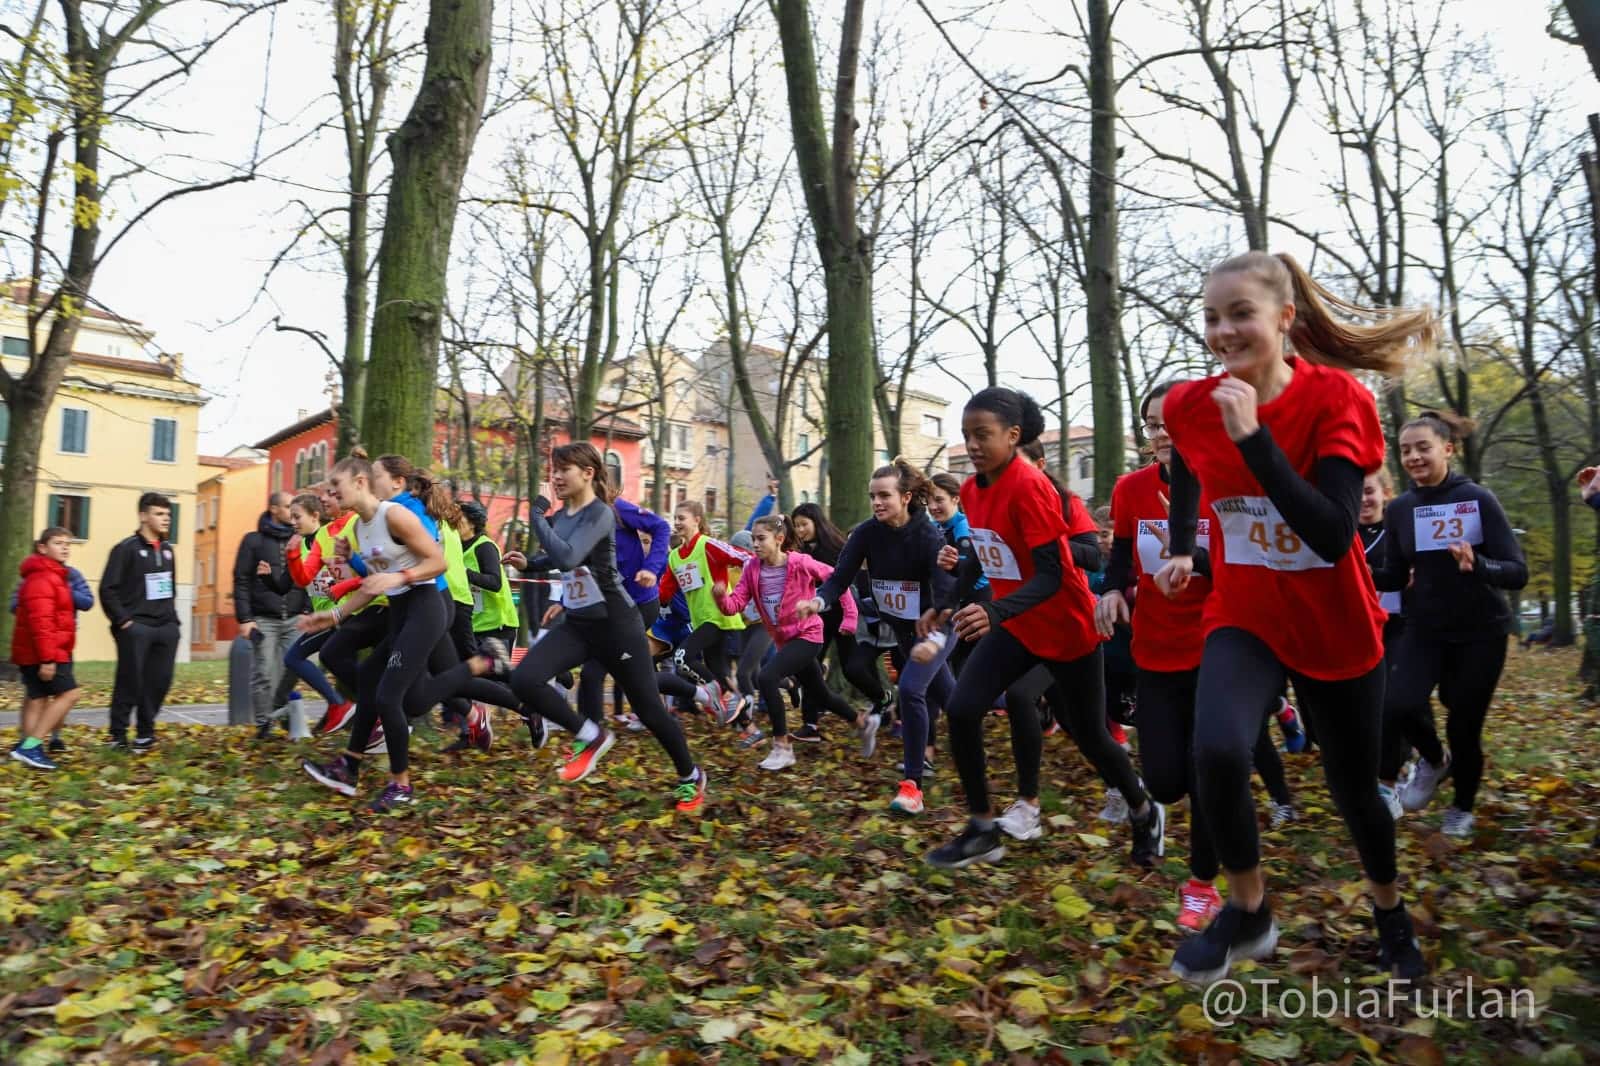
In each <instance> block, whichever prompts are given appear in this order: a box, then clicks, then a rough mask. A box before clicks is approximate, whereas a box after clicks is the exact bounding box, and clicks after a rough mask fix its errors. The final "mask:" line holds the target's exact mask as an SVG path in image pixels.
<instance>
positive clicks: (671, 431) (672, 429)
mask: <svg viewBox="0 0 1600 1066" xmlns="http://www.w3.org/2000/svg"><path fill="white" fill-rule="evenodd" d="M667 442H668V444H669V445H670V446H671V447H672V448H675V449H676V450H678V451H680V452H686V451H688V450H689V427H688V426H685V425H682V424H680V423H677V422H674V423H672V425H670V426H668V427H667Z"/></svg>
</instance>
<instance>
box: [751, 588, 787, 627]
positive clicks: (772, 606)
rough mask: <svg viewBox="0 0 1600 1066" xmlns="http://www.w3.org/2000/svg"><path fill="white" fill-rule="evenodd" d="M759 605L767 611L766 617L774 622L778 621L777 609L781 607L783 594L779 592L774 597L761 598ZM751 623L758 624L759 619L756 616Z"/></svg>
mask: <svg viewBox="0 0 1600 1066" xmlns="http://www.w3.org/2000/svg"><path fill="white" fill-rule="evenodd" d="M761 603H762V605H763V606H765V607H766V609H767V617H768V618H770V619H772V620H773V621H774V622H776V621H777V620H778V608H779V607H781V606H783V593H781V592H780V593H778V594H777V595H776V596H763V597H762V598H761ZM752 621H755V622H759V621H761V618H760V616H759V615H758V616H756V617H755V618H754V619H752Z"/></svg>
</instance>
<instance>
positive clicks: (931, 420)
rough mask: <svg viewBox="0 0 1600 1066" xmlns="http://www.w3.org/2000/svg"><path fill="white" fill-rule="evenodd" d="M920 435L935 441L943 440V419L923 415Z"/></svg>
mask: <svg viewBox="0 0 1600 1066" xmlns="http://www.w3.org/2000/svg"><path fill="white" fill-rule="evenodd" d="M922 435H923V436H924V437H932V438H934V439H935V440H944V419H942V418H940V417H939V416H938V415H923V416H922Z"/></svg>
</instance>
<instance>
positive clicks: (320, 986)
mask: <svg viewBox="0 0 1600 1066" xmlns="http://www.w3.org/2000/svg"><path fill="white" fill-rule="evenodd" d="M343 993H344V986H343V985H341V984H339V982H337V981H330V980H328V979H327V978H326V977H324V978H322V979H320V980H317V981H312V982H311V983H310V984H309V985H306V994H307V995H309V996H310V997H311V998H312V999H327V998H328V997H329V996H337V995H342V994H343Z"/></svg>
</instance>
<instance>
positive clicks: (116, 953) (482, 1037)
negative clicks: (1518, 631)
mask: <svg viewBox="0 0 1600 1066" xmlns="http://www.w3.org/2000/svg"><path fill="white" fill-rule="evenodd" d="M1574 666H1575V661H1574V659H1573V657H1572V656H1571V655H1570V654H1558V655H1548V654H1539V655H1534V656H1524V655H1520V654H1519V655H1516V656H1514V657H1513V660H1512V666H1511V668H1510V672H1509V675H1508V678H1507V681H1506V684H1505V686H1504V690H1503V699H1502V701H1501V703H1500V704H1499V705H1498V706H1497V708H1496V710H1495V711H1494V712H1493V716H1492V718H1491V728H1490V748H1491V754H1490V768H1489V772H1488V779H1487V781H1486V783H1485V788H1484V794H1483V797H1482V801H1481V804H1480V808H1479V831H1478V835H1477V838H1476V840H1475V841H1473V843H1472V844H1471V846H1470V847H1465V848H1462V847H1458V846H1456V845H1454V844H1451V843H1448V842H1446V841H1445V839H1444V838H1443V837H1441V836H1439V835H1438V834H1437V832H1436V830H1437V826H1438V813H1437V811H1435V812H1432V813H1430V814H1427V815H1423V816H1420V817H1419V816H1412V817H1409V818H1408V819H1407V820H1406V821H1404V822H1403V823H1402V825H1401V829H1400V837H1401V841H1402V843H1403V857H1402V860H1401V864H1402V870H1403V874H1404V877H1405V880H1406V884H1407V886H1408V894H1409V895H1410V896H1411V897H1412V899H1413V900H1414V901H1415V903H1414V908H1413V913H1414V914H1415V915H1416V916H1417V918H1418V920H1419V925H1420V927H1421V934H1422V940H1423V946H1424V950H1425V951H1426V953H1427V955H1428V957H1429V959H1430V961H1431V962H1432V963H1433V965H1434V969H1435V971H1436V977H1435V978H1434V981H1435V985H1436V986H1437V987H1438V988H1440V989H1442V990H1445V991H1448V990H1450V989H1456V990H1461V989H1464V988H1465V987H1466V984H1467V982H1468V979H1469V978H1470V979H1471V980H1472V981H1473V982H1474V983H1475V986H1476V988H1477V989H1478V992H1479V996H1480V1002H1481V998H1482V996H1483V994H1484V993H1483V990H1484V989H1486V988H1491V987H1492V988H1496V989H1507V990H1509V989H1513V988H1525V989H1528V990H1529V991H1530V992H1531V993H1532V994H1534V995H1535V996H1536V997H1537V1000H1538V1004H1539V1007H1540V1010H1541V1013H1540V1015H1539V1016H1538V1018H1537V1019H1536V1020H1533V1021H1531V1022H1530V1021H1523V1022H1514V1021H1510V1020H1504V1019H1502V1020H1489V1021H1469V1020H1467V1019H1466V1018H1464V1017H1458V1018H1455V1019H1451V1018H1432V1019H1430V1018H1421V1019H1419V1018H1414V1017H1412V1016H1411V1015H1409V1014H1408V1013H1402V1014H1401V1015H1400V1016H1399V1017H1394V1018H1366V1019H1362V1018H1348V1019H1333V1020H1311V1019H1309V1018H1301V1019H1299V1020H1297V1021H1289V1020H1285V1019H1283V1018H1281V1017H1271V1018H1267V1017H1263V1016H1262V1015H1261V1014H1260V1013H1259V1012H1258V1011H1254V1010H1251V1011H1247V1012H1246V1013H1245V1014H1244V1015H1243V1016H1242V1017H1240V1018H1239V1019H1238V1022H1237V1024H1235V1025H1233V1026H1232V1027H1231V1028H1230V1027H1225V1028H1213V1027H1212V1026H1211V1025H1210V1024H1209V1023H1208V1022H1207V1020H1206V1017H1205V1012H1204V1011H1203V1010H1202V1009H1201V1005H1200V998H1199V995H1198V994H1197V993H1196V992H1195V991H1194V990H1192V989H1190V988H1187V987H1185V986H1183V985H1181V984H1179V983H1178V982H1177V981H1176V980H1175V979H1173V978H1172V977H1171V976H1170V975H1169V974H1168V971H1167V962H1168V960H1169V959H1170V956H1171V951H1172V948H1173V945H1174V943H1175V942H1176V940H1177V934H1176V933H1175V931H1174V925H1173V923H1174V921H1175V918H1176V906H1175V890H1176V887H1177V885H1178V884H1179V882H1180V879H1181V878H1183V877H1184V876H1186V868H1185V865H1184V863H1183V858H1182V856H1183V846H1182V841H1183V840H1184V839H1185V827H1186V825H1187V812H1186V810H1185V809H1182V808H1180V809H1179V810H1177V811H1175V812H1174V818H1173V825H1172V827H1171V829H1170V830H1169V841H1171V842H1172V846H1171V847H1169V851H1168V855H1167V858H1166V860H1165V862H1164V863H1163V864H1162V865H1161V866H1160V867H1158V868H1157V869H1156V870H1154V871H1151V872H1147V873H1138V874H1136V873H1134V872H1133V871H1132V870H1130V868H1129V867H1128V865H1127V863H1126V860H1125V848H1126V843H1127V836H1126V829H1125V827H1121V826H1118V827H1107V826H1105V825H1103V824H1101V823H1098V822H1096V821H1095V820H1094V816H1095V813H1096V812H1097V811H1098V809H1099V807H1100V799H1101V796H1100V791H1099V789H1098V787H1095V786H1093V785H1092V784H1091V782H1090V780H1089V776H1088V774H1087V773H1086V771H1085V769H1084V766H1083V763H1082V762H1081V760H1080V758H1079V757H1078V756H1077V754H1076V752H1075V751H1074V749H1073V748H1072V746H1071V745H1070V743H1069V742H1067V741H1065V740H1064V739H1063V738H1055V739H1053V740H1051V741H1048V742H1047V748H1046V775H1047V776H1046V799H1045V803H1046V816H1047V833H1046V835H1045V837H1044V838H1043V839H1041V840H1039V841H1036V842H1033V843H1031V844H1027V845H1020V846H1017V847H1015V848H1014V849H1013V850H1012V852H1011V854H1010V855H1009V856H1008V857H1007V859H1006V861H1005V863H1004V864H1003V865H1000V866H997V867H979V868H976V869H973V870H968V871H961V872H957V873H954V874H941V873H936V872H934V871H932V870H931V869H929V868H928V867H926V866H924V865H923V863H922V861H921V854H922V852H923V850H924V849H926V848H927V847H929V846H931V845H932V844H934V843H937V842H940V841H941V840H942V839H943V837H944V836H945V834H946V833H947V832H949V831H950V830H951V829H952V828H953V827H955V826H956V824H957V819H958V802H957V800H958V797H957V796H956V794H955V789H954V785H953V779H952V775H951V774H950V771H949V762H948V760H947V759H945V758H942V757H941V760H940V763H939V770H940V776H939V777H937V778H935V779H934V781H933V783H932V784H931V786H930V788H929V793H928V798H929V802H930V813H929V814H928V815H926V816H924V817H923V818H921V819H919V820H916V821H904V820H897V819H895V818H892V817H891V816H890V815H889V814H888V813H887V812H886V809H885V808H886V803H887V801H888V799H889V797H890V794H891V790H892V786H893V782H894V778H895V774H894V771H893V765H894V762H895V760H896V758H897V752H896V751H895V750H894V745H893V744H892V743H891V744H889V745H886V747H885V750H882V751H880V753H879V754H878V756H877V757H876V758H875V759H874V760H872V762H871V763H870V764H869V763H863V762H862V761H861V760H859V759H857V758H856V757H855V753H854V750H853V745H852V744H850V743H848V742H847V738H846V737H845V736H844V735H843V734H842V733H839V734H837V735H836V736H834V737H832V738H831V740H832V743H830V744H829V745H825V746H824V747H823V748H822V749H821V750H815V749H810V750H803V751H802V752H801V753H800V755H801V760H800V764H799V766H798V767H796V769H795V770H794V771H791V772H788V773H785V774H782V775H778V776H772V775H764V774H762V773H761V772H760V771H759V770H757V769H755V766H754V763H755V761H756V758H754V757H752V756H751V754H750V753H746V752H740V751H738V750H737V749H736V748H735V747H734V745H733V743H732V738H731V736H729V735H728V734H724V733H714V732H713V730H712V729H711V727H709V726H708V725H707V724H706V723H704V722H703V721H697V722H694V723H691V724H690V726H689V728H690V731H691V739H692V741H693V742H694V743H695V745H696V748H697V750H698V752H699V754H700V756H701V758H702V759H703V761H704V762H705V763H706V765H708V766H709V767H710V769H711V772H712V793H711V797H712V802H711V804H710V806H709V807H708V808H707V809H706V811H705V812H704V813H703V814H702V815H699V816H690V817H684V816H678V815H676V814H674V813H673V812H672V811H671V808H670V805H669V804H668V802H667V798H666V795H665V792H664V789H663V784H664V783H665V782H664V779H663V772H664V771H665V770H666V769H667V768H666V766H665V764H664V760H663V758H662V756H661V754H660V752H659V749H657V748H656V747H655V745H654V744H653V743H651V742H650V741H649V740H648V739H646V738H643V737H640V736H637V735H627V736H625V737H624V738H623V739H622V741H621V742H620V743H619V745H618V747H617V749H616V750H615V751H614V752H613V753H612V754H611V755H610V756H609V757H608V760H607V762H606V763H605V764H603V771H602V772H601V773H599V774H597V775H596V776H595V777H594V778H593V779H591V780H590V781H589V782H586V783H585V784H583V785H580V786H577V787H564V786H561V785H560V784H559V783H558V782H557V781H556V780H555V778H554V767H555V759H556V752H555V750H554V746H552V748H551V749H547V750H546V751H545V752H542V753H539V754H538V755H533V754H530V752H529V750H528V748H527V746H526V744H525V743H524V742H523V741H522V736H518V737H517V738H516V742H515V743H508V742H505V738H504V736H502V741H501V742H500V743H499V744H498V745H497V747H496V748H495V750H494V751H493V752H492V753H490V754H489V755H478V754H474V755H472V756H469V757H466V758H456V757H450V756H443V755H438V754H434V753H433V752H432V750H431V749H432V746H433V745H434V742H435V738H433V737H432V736H429V735H427V734H423V735H421V736H419V743H418V745H417V747H418V748H419V749H420V751H419V755H418V757H417V759H416V760H415V763H416V765H415V769H416V775H417V784H418V788H417V798H418V803H417V805H416V807H415V808H414V809H413V810H411V811H408V812H405V813H403V814H400V815H397V816H390V817H373V816H369V815H367V814H366V813H364V808H362V807H360V806H358V805H357V804H355V803H352V802H350V801H348V800H345V799H342V798H340V797H338V796H335V795H333V794H331V793H328V792H325V791H323V790H321V789H320V788H318V787H317V786H315V785H313V784H312V783H311V782H310V781H309V780H307V779H305V778H304V777H302V776H301V775H300V774H299V772H298V771H297V770H296V768H295V760H296V755H297V752H296V751H294V750H293V749H291V748H290V747H289V746H288V745H287V743H286V742H284V741H276V740H275V741H274V742H273V743H272V744H271V745H270V746H259V745H257V744H255V743H253V742H252V741H251V740H249V739H247V738H248V736H249V732H248V731H247V730H223V729H219V728H207V727H199V726H195V727H186V728H178V727H167V728H166V729H165V732H164V733H163V746H162V748H161V749H160V751H159V753H158V754H156V755H152V756H150V757H147V758H143V759H134V758H132V757H129V756H116V755H111V754H106V753H102V752H101V751H99V750H97V749H96V748H95V747H94V746H93V741H94V740H95V739H96V738H94V737H93V735H92V733H91V731H90V730H88V729H85V728H73V729H69V731H68V738H69V740H70V741H71V743H72V746H73V751H72V752H70V753H69V754H68V755H67V756H65V757H64V759H63V762H64V767H65V768H64V769H63V771H62V772H60V773H58V774H55V775H53V776H38V775H32V774H30V773H29V772H27V771H25V770H24V769H23V768H22V767H20V766H16V765H15V764H11V763H7V764H6V765H5V767H0V866H3V870H4V879H3V882H0V936H3V937H4V940H5V957H4V960H3V962H0V1060H3V1061H6V1062H16V1063H44V1062H73V1063H83V1062H134V1061H142V1062H189V1063H222V1062H226V1063H250V1064H256V1063H277V1062H314V1063H334V1062H456V1063H459V1062H501V1061H507V1060H521V1061H531V1062H541V1063H546V1062H548V1063H558V1062H567V1061H571V1062H579V1061H596V1060H600V1061H605V1060H609V1061H615V1062H635V1061H641V1062H651V1061H656V1062H663V1061H665V1062H702V1061H704V1062H722V1063H742V1062H755V1061H760V1060H784V1061H791V1062H800V1061H806V1060H810V1059H827V1058H833V1059H834V1060H835V1061H847V1062H848V1061H854V1062H866V1061H872V1062H878V1063H901V1062H950V1061H956V1060H964V1061H965V1062H967V1063H976V1062H983V1061H989V1060H1000V1061H1004V1060H1011V1061H1018V1062H1029V1061H1035V1062H1083V1061H1129V1062H1152V1063H1154V1062H1200V1061H1205V1062H1216V1063H1226V1062H1228V1061H1230V1060H1239V1061H1269V1060H1276V1061H1283V1062H1294V1063H1300V1062H1314V1061H1326V1062H1332V1061H1341V1062H1346V1063H1350V1062H1362V1061H1383V1062H1390V1061H1401V1062H1412V1063H1444V1062H1450V1063H1457V1062H1495V1063H1501V1062H1516V1061H1542V1062H1556V1063H1562V1062H1579V1061H1586V1060H1592V1059H1594V1058H1595V1057H1596V1056H1597V1055H1600V1007H1597V1006H1596V1004H1595V989H1596V986H1600V917H1597V907H1596V900H1597V899H1600V857H1597V853H1596V851H1595V848H1594V840H1595V832H1596V830H1595V820H1596V817H1597V815H1600V780H1597V770H1596V767H1597V764H1600V739H1597V733H1596V727H1595V721H1596V719H1595V711H1594V709H1592V708H1589V707H1586V706H1583V705H1581V704H1580V703H1579V702H1578V701H1577V699H1576V698H1575V696H1574V694H1573V685H1572V684H1571V683H1570V680H1569V679H1570V678H1571V676H1572V673H1573V670H1574ZM505 732H507V733H509V723H507V724H506V726H505ZM989 736H990V739H991V751H992V752H993V753H994V757H993V760H992V761H993V764H994V765H993V772H994V774H995V775H996V777H997V778H998V779H999V780H1000V782H1001V784H1002V785H1004V784H1005V783H1006V782H1007V775H1008V774H1009V773H1010V766H1009V759H1008V756H1007V754H1006V750H1005V749H1006V745H1005V742H1004V726H1003V723H1000V722H999V721H998V720H995V721H994V722H993V724H992V726H991V729H990V732H989ZM320 748H321V749H327V750H332V745H331V744H329V743H328V742H323V743H322V744H321V745H320ZM306 749H310V746H309V745H308V746H306ZM303 750H305V749H303ZM310 750H317V749H310ZM1289 762H1290V776H1291V781H1292V783H1293V784H1294V786H1295V787H1296V789H1297V792H1298V796H1297V799H1298V803H1299V806H1300V808H1301V812H1302V820H1301V821H1300V822H1299V823H1297V824H1295V825H1293V826H1292V827H1291V828H1290V829H1289V830H1288V831H1286V832H1283V833H1277V834H1268V835H1267V837H1266V838H1265V840H1266V850H1267V857H1268V859H1269V862H1270V870H1271V876H1272V885H1273V890H1274V892H1275V894H1276V900H1277V904H1278V913H1279V917H1280V921H1281V922H1282V924H1283V925H1284V937H1283V941H1282V943H1281V945H1280V947H1279V950H1278V954H1277V955H1276V957H1275V958H1274V959H1272V960H1271V961H1270V962H1268V963H1266V964H1265V965H1259V966H1255V967H1253V968H1246V969H1245V970H1244V972H1242V973H1240V974H1239V976H1240V978H1241V980H1243V981H1250V980H1252V979H1260V978H1267V977H1271V978H1275V979H1278V980H1280V981H1282V982H1284V983H1285V984H1286V985H1287V986H1290V987H1293V988H1296V989H1300V990H1308V989H1309V988H1310V982H1311V981H1312V979H1313V978H1314V977H1315V978H1316V979H1318V980H1320V981H1321V982H1322V983H1323V984H1324V985H1329V984H1330V983H1331V984H1332V985H1334V986H1337V987H1339V988H1341V989H1342V988H1343V987H1345V986H1344V984H1343V983H1344V981H1345V980H1346V979H1347V978H1348V979H1349V981H1350V982H1351V985H1350V987H1352V988H1355V989H1358V990H1359V989H1360V988H1361V987H1362V985H1361V984H1360V983H1361V982H1364V981H1368V980H1371V979H1372V978H1373V977H1374V973H1375V970H1374V966H1373V961H1374V958H1375V954H1376V947H1375V943H1374V941H1373V939H1372V937H1371V936H1370V934H1369V918H1368V904H1367V902H1366V900H1365V899H1364V897H1363V895H1362V892H1361V888H1360V882H1359V872H1358V870H1357V868H1356V867H1355V865H1354V857H1353V854H1352V851H1351V849H1350V847H1349V846H1348V844H1347V843H1346V837H1345V835H1344V832H1343V830H1342V828H1341V827H1340V826H1339V825H1338V824H1337V820H1336V817H1335V816H1334V815H1333V814H1332V812H1331V810H1330V807H1329V803H1328V800H1327V796H1326V793H1325V791H1324V790H1323V789H1322V787H1321V784H1320V780H1319V774H1318V772H1317V770H1316V767H1315V764H1314V762H1313V761H1311V760H1310V759H1309V758H1307V757H1303V756H1301V757H1290V759H1289ZM368 784H369V785H371V784H376V781H375V780H374V781H372V782H368ZM1003 794H1004V793H1002V795H1003ZM1480 1009H1481V1008H1480ZM1456 1013H1457V1014H1464V1013H1465V1008H1464V1007H1460V1006H1458V1007H1457V1009H1456Z"/></svg>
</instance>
